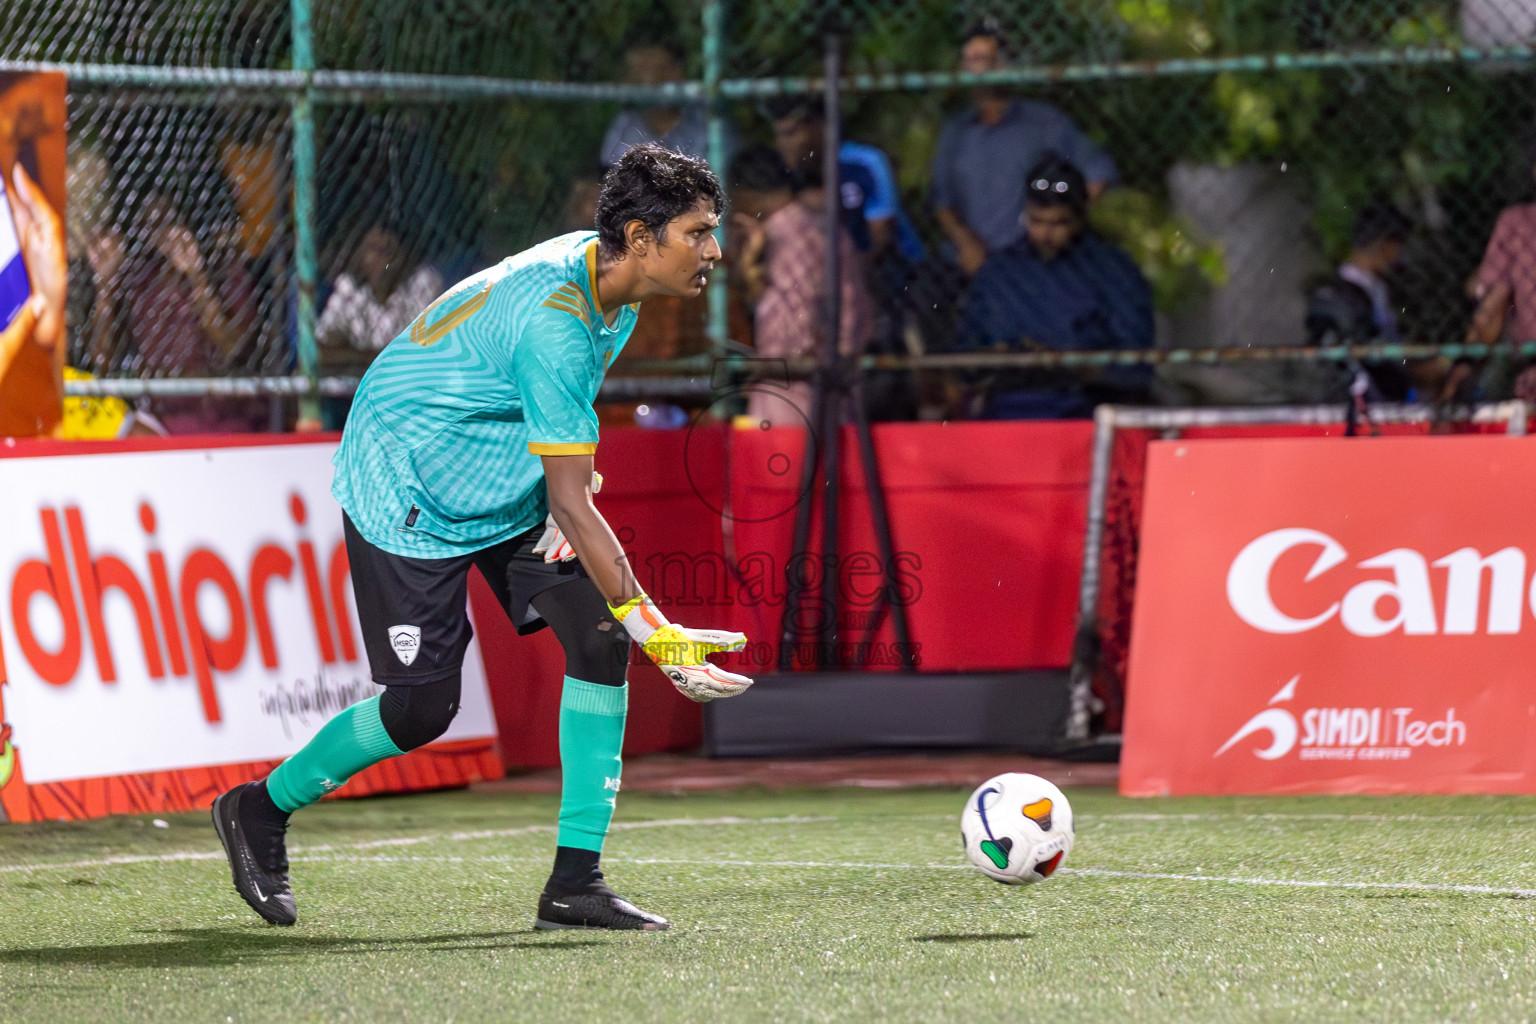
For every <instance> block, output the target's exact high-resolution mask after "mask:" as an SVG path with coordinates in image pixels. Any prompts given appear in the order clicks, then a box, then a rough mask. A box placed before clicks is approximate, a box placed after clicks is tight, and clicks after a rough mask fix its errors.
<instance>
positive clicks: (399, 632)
mask: <svg viewBox="0 0 1536 1024" xmlns="http://www.w3.org/2000/svg"><path fill="white" fill-rule="evenodd" d="M389 646H391V647H393V648H394V649H395V657H397V658H399V659H400V662H401V664H403V665H405V666H406V667H407V668H409V667H410V664H411V662H413V661H415V660H416V652H417V651H420V650H421V627H420V626H390V627H389Z"/></svg>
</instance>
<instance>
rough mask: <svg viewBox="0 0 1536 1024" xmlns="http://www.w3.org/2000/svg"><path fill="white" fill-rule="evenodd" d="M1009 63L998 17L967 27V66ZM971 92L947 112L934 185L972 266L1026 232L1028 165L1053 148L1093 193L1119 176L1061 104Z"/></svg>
mask: <svg viewBox="0 0 1536 1024" xmlns="http://www.w3.org/2000/svg"><path fill="white" fill-rule="evenodd" d="M1003 66H1004V55H1003V39H1002V34H1001V31H1000V30H999V29H998V27H997V26H996V25H995V24H994V23H992V22H990V21H988V22H983V23H981V24H979V25H977V26H975V27H974V28H971V29H970V30H969V31H967V32H966V34H965V38H964V40H963V43H962V46H961V50H960V70H961V71H965V72H969V73H971V74H984V73H985V72H988V71H995V70H997V69H998V68H1001V67H1003ZM971 98H972V105H971V107H970V109H968V110H964V111H961V112H960V113H958V114H955V115H953V116H952V117H950V118H948V119H947V120H946V121H945V122H944V126H943V128H941V129H940V131H939V140H938V143H937V144H936V146H935V147H934V155H933V181H932V186H931V192H930V199H931V201H932V203H933V212H934V219H935V220H937V221H938V224H939V228H940V229H941V230H942V231H943V232H944V236H945V238H946V239H948V241H949V243H950V245H951V246H953V248H954V252H953V257H954V260H955V262H956V264H957V265H958V266H959V268H960V270H961V271H963V272H964V273H966V274H974V273H976V271H977V270H978V269H980V267H981V264H982V262H983V261H985V260H986V258H987V254H988V253H990V252H995V251H997V250H999V249H1002V248H1004V247H1005V246H1009V245H1012V244H1013V243H1014V242H1017V241H1018V240H1019V238H1020V237H1021V236H1022V235H1023V234H1024V229H1023V226H1022V223H1021V221H1020V214H1021V213H1022V212H1023V208H1024V176H1025V172H1027V171H1028V170H1029V169H1030V168H1032V167H1034V166H1035V165H1036V164H1038V163H1039V162H1040V161H1041V160H1042V159H1044V157H1045V155H1046V154H1047V153H1056V154H1059V155H1060V156H1062V157H1063V158H1064V159H1066V160H1070V161H1071V162H1072V163H1073V164H1074V165H1075V166H1076V167H1077V169H1078V170H1079V171H1080V172H1082V174H1083V175H1084V176H1085V177H1086V178H1087V179H1088V191H1089V195H1090V197H1092V198H1097V197H1098V195H1099V193H1100V192H1102V191H1103V190H1104V189H1105V188H1107V187H1108V186H1110V185H1112V184H1114V182H1115V180H1116V171H1115V162H1114V161H1113V160H1112V159H1110V157H1109V154H1107V153H1105V152H1104V150H1103V149H1101V148H1099V146H1098V145H1096V144H1095V143H1094V142H1093V141H1092V140H1090V139H1089V138H1088V137H1087V136H1086V135H1084V134H1083V131H1082V129H1081V128H1079V127H1078V126H1077V123H1076V122H1074V121H1073V120H1072V119H1071V118H1070V117H1068V116H1067V115H1066V114H1064V113H1062V112H1061V111H1060V110H1057V109H1056V108H1055V107H1053V106H1051V105H1049V104H1047V103H1041V102H1038V101H1035V100H1024V99H1018V98H1017V97H1015V96H1013V95H1011V94H1010V93H1009V91H1008V90H1007V89H1005V88H1002V87H1000V86H995V85H983V86H977V87H976V88H975V89H974V90H972V94H971Z"/></svg>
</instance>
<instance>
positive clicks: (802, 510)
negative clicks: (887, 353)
mask: <svg viewBox="0 0 1536 1024" xmlns="http://www.w3.org/2000/svg"><path fill="white" fill-rule="evenodd" d="M822 404H823V395H822V391H821V388H820V387H814V388H813V390H812V392H811V408H810V410H809V412H810V415H809V417H807V419H806V428H805V453H804V455H803V456H802V458H801V462H800V492H799V493H800V496H801V498H802V499H803V500H802V501H801V502H800V503H799V504H798V505H796V506H795V535H794V540H793V541H792V542H791V543H790V547H789V551H790V556H789V563H788V564H787V565H785V567H784V595H785V596H784V618H783V620H782V621H781V622H780V624H779V671H780V672H788V671H790V670H791V669H792V668H794V665H795V646H796V645H797V644H798V643H799V641H800V625H799V616H800V601H801V591H803V590H804V589H805V582H804V580H805V576H804V571H805V568H806V564H807V562H808V561H809V559H810V552H809V551H807V550H806V549H807V547H808V546H809V544H810V537H811V508H812V506H814V505H815V504H816V492H815V491H814V490H812V487H813V486H814V485H815V483H816V465H817V459H818V457H819V455H820V451H821V449H820V446H818V445H817V443H816V434H817V433H818V432H820V431H821V430H822V429H823V427H822V422H821V421H822V415H821V407H822Z"/></svg>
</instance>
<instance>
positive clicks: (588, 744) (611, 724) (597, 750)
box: [558, 676, 629, 853]
mask: <svg viewBox="0 0 1536 1024" xmlns="http://www.w3.org/2000/svg"><path fill="white" fill-rule="evenodd" d="M628 708H629V684H628V683H625V684H624V685H623V686H602V685H600V684H598V683H588V682H585V681H583V680H581V679H572V678H571V677H570V676H566V677H565V687H564V689H563V690H562V692H561V694H560V838H559V840H558V845H560V846H574V847H576V848H578V849H582V850H592V851H594V852H598V853H601V852H602V849H603V837H605V836H606V835H607V834H608V823H609V822H611V821H612V820H613V804H614V800H615V799H617V797H618V795H619V773H620V771H621V770H622V768H623V764H624V762H623V761H622V760H621V759H620V757H619V753H620V750H621V748H622V747H623V746H624V714H625V712H626V711H627V710H628Z"/></svg>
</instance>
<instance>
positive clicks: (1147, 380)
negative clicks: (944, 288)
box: [959, 156, 1153, 419]
mask: <svg viewBox="0 0 1536 1024" xmlns="http://www.w3.org/2000/svg"><path fill="white" fill-rule="evenodd" d="M1026 191H1027V198H1026V199H1025V203H1024V223H1025V234H1024V237H1023V238H1021V239H1020V240H1019V241H1017V242H1015V243H1013V244H1012V245H1010V246H1007V247H1005V248H1003V249H1000V250H998V251H997V252H995V253H993V254H992V255H990V256H988V257H987V261H986V262H985V263H984V264H983V265H982V267H981V269H980V270H979V271H978V272H977V274H976V276H975V278H973V279H972V281H971V287H970V291H969V293H968V294H967V295H966V298H965V305H964V308H963V310H962V313H961V323H960V336H959V346H960V347H961V348H963V349H970V350H984V349H991V350H995V351H1005V352H1006V351H1013V352H1020V351H1056V352H1061V351H1081V350H1092V349H1121V350H1136V349H1149V348H1151V347H1152V340H1153V326H1152V291H1151V288H1150V287H1149V286H1148V285H1147V280H1146V278H1145V277H1143V276H1142V273H1141V270H1140V269H1139V268H1138V267H1137V266H1136V264H1135V263H1133V262H1132V261H1131V258H1130V257H1129V256H1127V255H1126V254H1125V253H1124V252H1122V251H1121V250H1119V249H1117V248H1115V246H1113V245H1111V244H1110V243H1108V242H1106V241H1104V240H1103V239H1101V238H1099V237H1098V236H1097V235H1095V234H1094V233H1093V232H1092V231H1091V230H1089V229H1088V227H1087V210H1088V195H1089V192H1088V184H1087V182H1085V181H1084V180H1083V175H1082V174H1081V173H1080V172H1079V171H1078V170H1077V168H1076V167H1074V166H1072V165H1071V164H1070V163H1068V162H1066V161H1064V160H1061V159H1059V158H1057V157H1054V156H1053V157H1050V158H1047V159H1046V160H1045V161H1044V162H1043V163H1041V164H1040V165H1038V166H1036V167H1035V168H1033V169H1032V170H1031V171H1030V172H1029V179H1028V185H1027V187H1026ZM1151 376H1152V375H1151V367H1149V366H1126V367H1106V368H1104V369H1103V370H1100V371H1086V372H1076V371H1074V372H1069V371H1062V370H1020V371H1006V372H1003V373H1000V374H998V375H997V377H996V379H995V380H994V382H993V384H992V388H991V391H990V394H989V395H988V396H987V399H986V404H985V408H984V412H983V415H984V416H985V417H986V418H988V419H1065V418H1072V417H1081V416H1091V415H1092V414H1093V407H1094V406H1095V405H1097V404H1099V403H1101V402H1139V401H1145V400H1146V398H1147V390H1148V388H1149V386H1150V384H1151Z"/></svg>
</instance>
